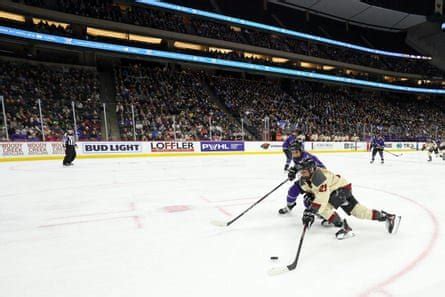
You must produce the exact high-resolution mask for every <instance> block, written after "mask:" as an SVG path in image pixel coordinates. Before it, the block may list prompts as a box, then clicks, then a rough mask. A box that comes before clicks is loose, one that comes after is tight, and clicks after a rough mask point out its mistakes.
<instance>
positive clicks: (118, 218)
mask: <svg viewBox="0 0 445 297" xmlns="http://www.w3.org/2000/svg"><path fill="white" fill-rule="evenodd" d="M131 218H134V216H125V217H115V218H106V219H95V220H87V221H76V222H67V223H58V224H48V225H41V226H39V228H49V227H57V226H63V225H76V224H85V223H94V222H103V221H112V220H120V219H131Z"/></svg>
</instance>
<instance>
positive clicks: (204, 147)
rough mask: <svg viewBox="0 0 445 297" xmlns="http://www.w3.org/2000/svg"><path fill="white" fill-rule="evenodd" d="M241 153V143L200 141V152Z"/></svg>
mask: <svg viewBox="0 0 445 297" xmlns="http://www.w3.org/2000/svg"><path fill="white" fill-rule="evenodd" d="M236 151H237V152H243V151H244V142H242V141H202V142H201V152H236Z"/></svg>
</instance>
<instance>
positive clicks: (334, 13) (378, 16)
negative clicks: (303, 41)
mask: <svg viewBox="0 0 445 297" xmlns="http://www.w3.org/2000/svg"><path fill="white" fill-rule="evenodd" d="M268 1H269V2H271V3H275V4H279V5H284V6H287V7H291V8H294V9H298V10H304V11H306V10H308V11H311V12H312V13H316V14H320V15H324V16H327V17H330V18H334V19H341V20H343V21H347V22H350V23H354V24H358V25H362V26H369V27H377V28H380V29H389V30H406V29H408V28H409V27H412V26H415V25H417V24H420V23H423V22H425V21H426V17H425V16H422V15H417V14H410V13H406V12H401V11H396V10H390V9H386V8H382V7H377V6H372V5H369V4H367V3H364V2H361V1H360V0H268Z"/></svg>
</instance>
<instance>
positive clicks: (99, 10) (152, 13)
mask: <svg viewBox="0 0 445 297" xmlns="http://www.w3.org/2000/svg"><path fill="white" fill-rule="evenodd" d="M25 2H26V3H28V4H31V5H37V6H45V7H51V8H54V9H58V10H60V11H63V12H67V13H73V14H77V15H83V16H88V17H94V18H100V19H106V20H110V21H115V22H122V23H129V24H134V25H141V26H147V27H152V28H158V29H163V30H170V31H175V32H180V33H189V34H198V35H200V36H204V37H209V38H216V39H221V40H226V41H232V42H237V43H246V44H250V45H255V46H259V47H266V48H270V49H275V50H280V51H288V52H295V53H299V54H303V55H309V56H315V57H320V58H326V59H331V60H336V61H341V62H346V63H351V64H357V65H363V66H369V67H373V68H378V69H383V70H391V71H396V72H402V73H414V74H421V75H425V76H435V77H442V76H443V73H442V71H441V70H439V69H438V68H436V67H434V66H433V65H431V64H430V63H429V62H428V61H423V60H415V59H404V58H395V57H388V56H377V55H372V54H368V53H365V52H359V51H356V50H351V49H347V48H342V47H335V46H330V45H326V44H322V43H314V42H308V41H307V40H301V39H296V38H292V37H290V36H284V35H278V34H272V33H269V32H263V31H261V30H256V29H253V28H242V27H238V26H232V25H230V24H226V23H220V22H214V21H210V20H205V19H199V18H195V17H191V18H190V20H191V22H190V24H191V27H192V28H193V29H190V30H187V27H186V23H187V22H186V21H185V20H184V17H183V16H181V15H179V14H176V13H173V12H167V11H164V10H159V9H156V8H152V7H149V6H131V5H130V6H128V5H123V4H120V5H117V4H115V3H113V1H112V0H93V1H86V0H57V2H56V6H53V7H52V6H51V5H50V4H51V3H53V2H52V1H49V0H25ZM193 31H194V32H193Z"/></svg>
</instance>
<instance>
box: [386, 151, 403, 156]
mask: <svg viewBox="0 0 445 297" xmlns="http://www.w3.org/2000/svg"><path fill="white" fill-rule="evenodd" d="M386 152H387V153H388V154H391V155H393V156H396V157H400V156H401V155H403V154H400V155H399V154H394V153H391V152H390V151H386Z"/></svg>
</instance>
